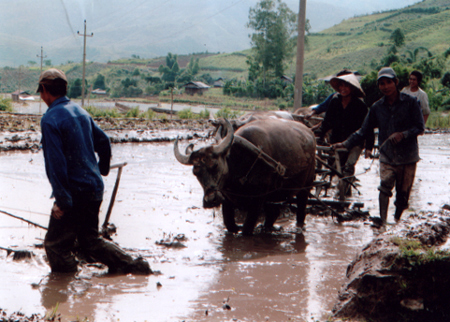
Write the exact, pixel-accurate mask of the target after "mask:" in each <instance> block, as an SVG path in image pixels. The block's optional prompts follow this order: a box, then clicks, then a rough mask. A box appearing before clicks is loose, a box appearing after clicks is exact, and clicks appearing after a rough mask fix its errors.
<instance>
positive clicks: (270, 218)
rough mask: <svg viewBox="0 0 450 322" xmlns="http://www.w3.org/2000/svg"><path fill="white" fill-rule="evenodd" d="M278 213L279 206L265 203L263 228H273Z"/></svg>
mask: <svg viewBox="0 0 450 322" xmlns="http://www.w3.org/2000/svg"><path fill="white" fill-rule="evenodd" d="M279 215H280V206H279V205H274V204H265V205H264V216H265V220H264V229H266V230H273V224H274V223H275V221H276V220H277V218H278V216H279Z"/></svg>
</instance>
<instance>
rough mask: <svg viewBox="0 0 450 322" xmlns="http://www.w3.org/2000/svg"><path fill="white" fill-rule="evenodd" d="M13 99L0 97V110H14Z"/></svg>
mask: <svg viewBox="0 0 450 322" xmlns="http://www.w3.org/2000/svg"><path fill="white" fill-rule="evenodd" d="M12 110H13V107H12V100H11V99H10V98H0V111H7V112H12Z"/></svg>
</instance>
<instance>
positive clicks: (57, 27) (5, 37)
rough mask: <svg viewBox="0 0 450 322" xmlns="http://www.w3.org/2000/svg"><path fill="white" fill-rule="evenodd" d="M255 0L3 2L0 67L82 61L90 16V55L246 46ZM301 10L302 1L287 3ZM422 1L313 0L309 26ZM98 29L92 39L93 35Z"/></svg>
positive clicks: (102, 56) (315, 27)
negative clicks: (41, 55)
mask: <svg viewBox="0 0 450 322" xmlns="http://www.w3.org/2000/svg"><path fill="white" fill-rule="evenodd" d="M257 2H258V1H257V0H231V1H218V0H216V1H207V0H191V1H186V0H150V1H148V0H147V1H146V0H131V1H124V0H71V1H69V0H40V1H32V0H15V1H10V0H0V66H11V67H18V66H19V65H27V64H28V63H29V62H35V63H37V64H39V63H40V53H41V47H43V54H44V58H43V59H45V60H51V62H52V64H54V65H56V64H63V63H67V62H69V61H74V62H80V61H81V60H82V57H83V37H82V35H83V34H84V21H86V35H88V36H89V37H86V44H87V45H86V58H87V60H89V61H96V62H107V61H110V60H115V59H119V58H126V57H131V56H139V57H142V58H152V57H159V56H165V55H166V54H167V53H168V52H172V53H177V54H188V53H199V52H210V53H211V52H213V53H216V52H220V53H224V52H226V53H230V52H234V51H240V50H244V49H248V48H249V47H250V41H249V37H248V35H249V34H250V33H251V32H252V31H251V30H249V29H247V28H246V24H247V22H248V14H249V9H250V8H251V7H254V6H255V5H256V4H257ZM284 2H285V3H286V4H287V5H288V6H289V7H290V8H291V9H292V11H294V12H296V13H297V12H298V7H299V0H285V1H284ZM415 2H417V0H397V1H395V2H394V1H390V0H378V1H375V0H364V1H360V0H341V1H335V0H308V2H307V10H306V15H307V18H308V19H309V20H310V24H311V31H312V32H318V31H322V30H324V29H327V28H330V27H332V26H334V25H336V24H339V23H340V22H341V21H342V20H344V19H347V18H350V17H353V16H355V15H364V14H368V13H372V12H374V11H383V10H389V9H393V8H400V7H403V6H407V5H411V4H413V3H415ZM92 33H93V35H92V37H91V34H92Z"/></svg>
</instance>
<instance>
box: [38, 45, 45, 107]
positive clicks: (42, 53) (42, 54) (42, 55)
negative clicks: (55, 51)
mask: <svg viewBox="0 0 450 322" xmlns="http://www.w3.org/2000/svg"><path fill="white" fill-rule="evenodd" d="M36 57H40V58H41V73H40V74H39V75H41V74H42V62H43V60H44V58H47V56H44V50H43V49H42V46H41V55H40V56H39V55H36ZM41 101H42V100H41V96H40V95H39V114H41Z"/></svg>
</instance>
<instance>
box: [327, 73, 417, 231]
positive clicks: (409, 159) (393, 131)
mask: <svg viewBox="0 0 450 322" xmlns="http://www.w3.org/2000/svg"><path fill="white" fill-rule="evenodd" d="M397 86H398V78H397V75H396V74H395V72H394V70H393V69H392V68H390V67H383V68H382V69H380V71H379V72H378V88H379V89H380V91H381V93H382V94H383V95H384V96H383V97H382V98H381V99H380V100H378V101H377V102H375V103H374V104H373V105H372V107H371V108H370V111H369V113H368V115H367V117H366V119H365V120H364V123H363V125H362V127H361V128H360V129H359V130H358V131H356V132H355V133H353V134H352V135H351V136H350V137H349V138H348V139H347V140H346V141H344V142H342V143H337V144H334V147H335V148H341V147H345V148H347V149H351V148H352V147H353V146H355V145H358V144H360V142H362V141H363V140H364V138H366V137H367V135H369V133H371V132H372V131H373V129H375V128H378V131H379V132H378V144H379V146H380V148H379V150H380V179H381V180H380V181H381V182H380V186H379V188H378V189H379V191H380V195H379V208H380V217H381V220H382V221H383V223H386V220H387V213H388V208H389V198H390V197H391V196H392V189H393V188H394V185H395V189H396V192H397V195H396V201H395V206H396V211H395V215H394V218H395V220H396V221H398V220H400V217H401V215H402V213H403V211H404V210H405V209H407V208H408V200H409V195H410V192H411V187H412V184H413V182H414V177H415V173H416V164H417V162H418V161H419V160H420V158H419V145H418V142H417V136H418V135H420V134H421V133H422V132H423V131H424V129H425V124H424V120H423V115H422V111H421V109H420V106H419V104H418V102H417V100H416V99H415V98H413V97H411V96H409V95H406V94H404V93H400V92H399V90H398V88H397Z"/></svg>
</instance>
